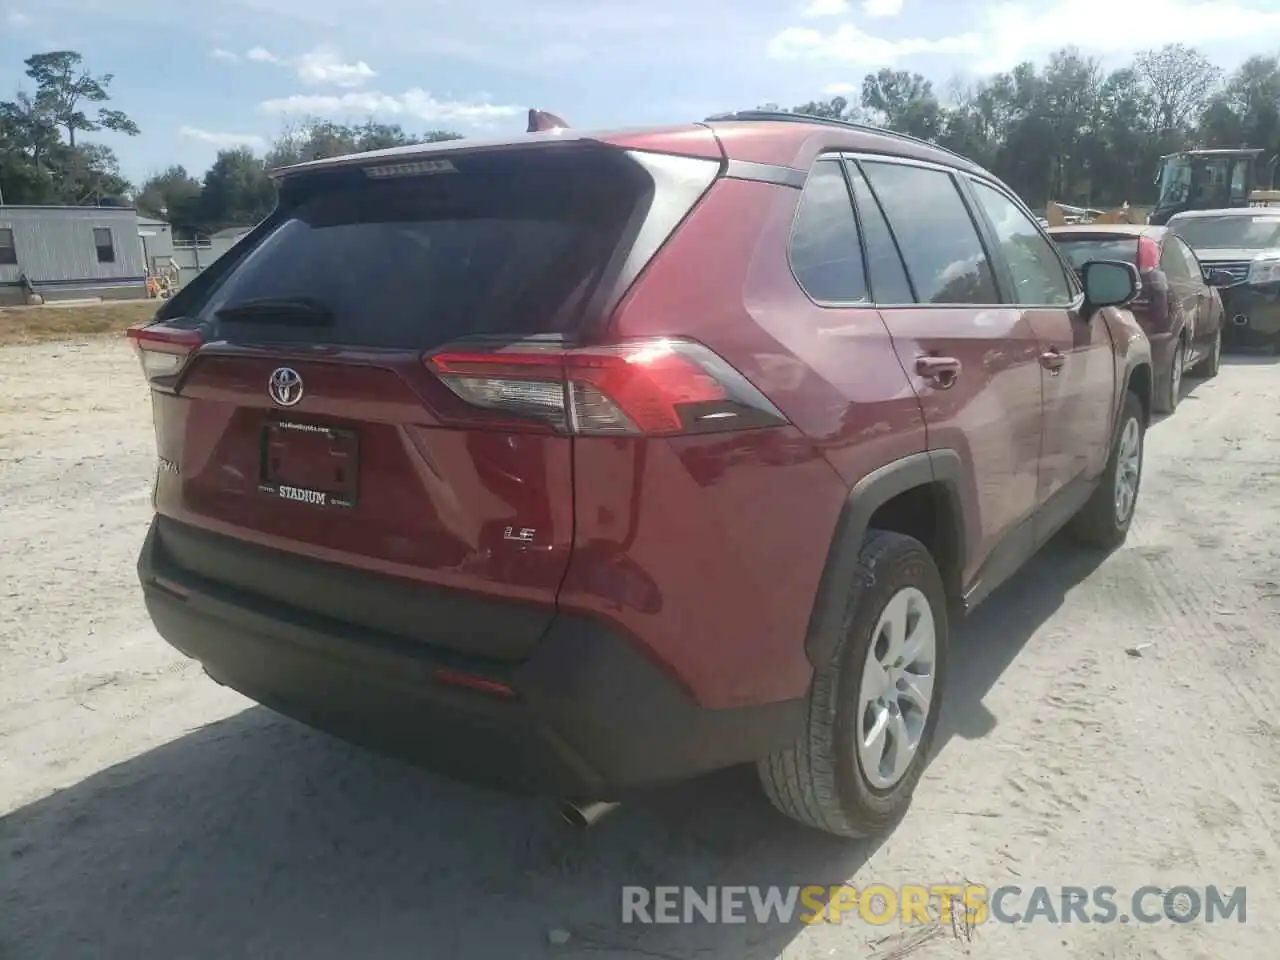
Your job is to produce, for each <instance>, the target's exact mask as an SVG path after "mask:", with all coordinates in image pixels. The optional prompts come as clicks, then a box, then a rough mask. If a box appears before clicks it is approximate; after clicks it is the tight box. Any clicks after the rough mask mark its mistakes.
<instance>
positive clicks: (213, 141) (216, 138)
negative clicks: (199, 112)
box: [178, 127, 267, 150]
mask: <svg viewBox="0 0 1280 960" xmlns="http://www.w3.org/2000/svg"><path fill="white" fill-rule="evenodd" d="M178 136H180V137H183V138H184V139H187V140H195V141H197V142H198V143H204V144H208V145H209V146H211V147H216V148H217V149H219V150H227V149H230V148H232V147H252V148H254V149H255V150H262V149H264V148H265V147H266V145H267V141H266V139H265V138H263V137H260V136H258V135H257V134H256V133H214V132H213V131H211V130H201V129H200V128H199V127H182V128H181V129H180V130H178Z"/></svg>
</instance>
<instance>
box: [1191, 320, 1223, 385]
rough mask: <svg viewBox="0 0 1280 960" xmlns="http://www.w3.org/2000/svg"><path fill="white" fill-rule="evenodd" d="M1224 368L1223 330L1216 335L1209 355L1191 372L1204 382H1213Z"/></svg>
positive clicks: (1220, 329) (1219, 329)
mask: <svg viewBox="0 0 1280 960" xmlns="http://www.w3.org/2000/svg"><path fill="white" fill-rule="evenodd" d="M1221 367H1222V328H1221V327H1219V328H1218V332H1217V333H1216V334H1214V337H1213V343H1212V344H1211V345H1210V347H1209V355H1208V356H1207V357H1205V358H1204V359H1203V360H1201V361H1200V362H1199V363H1197V364H1196V366H1195V369H1194V370H1192V371H1191V372H1192V373H1193V374H1194V375H1195V376H1197V377H1199V378H1200V379H1202V380H1212V379H1213V378H1214V377H1216V376H1217V375H1218V370H1219V369H1221Z"/></svg>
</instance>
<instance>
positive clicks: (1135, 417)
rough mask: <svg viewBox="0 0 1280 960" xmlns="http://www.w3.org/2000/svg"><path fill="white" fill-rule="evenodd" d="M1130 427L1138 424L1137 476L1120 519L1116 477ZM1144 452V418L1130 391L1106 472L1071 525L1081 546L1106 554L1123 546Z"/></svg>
mask: <svg viewBox="0 0 1280 960" xmlns="http://www.w3.org/2000/svg"><path fill="white" fill-rule="evenodd" d="M1130 423H1136V424H1137V437H1138V462H1137V476H1136V477H1135V480H1134V488H1133V501H1132V504H1131V505H1130V506H1129V509H1128V513H1127V514H1126V515H1125V516H1121V515H1120V513H1121V510H1120V508H1119V507H1118V506H1117V503H1116V499H1117V498H1116V473H1117V472H1118V470H1119V469H1120V447H1121V441H1122V440H1123V439H1124V437H1125V431H1126V429H1127V428H1128V426H1129V424H1130ZM1145 451H1146V418H1145V417H1144V416H1143V413H1142V401H1141V400H1139V399H1138V395H1137V394H1135V393H1134V392H1133V391H1128V392H1126V393H1125V396H1124V406H1123V407H1122V409H1121V411H1120V422H1119V424H1117V426H1116V435H1115V436H1114V437H1112V438H1111V456H1110V458H1109V459H1108V460H1107V468H1106V470H1104V471H1103V472H1102V476H1101V477H1100V478H1099V480H1098V486H1097V489H1095V490H1094V491H1093V496H1091V497H1090V498H1089V500H1088V502H1087V503H1085V505H1084V507H1083V508H1081V510H1080V512H1079V513H1078V514H1076V515H1075V517H1074V518H1073V519H1072V521H1071V532H1072V533H1073V534H1074V535H1075V537H1076V539H1077V540H1079V541H1080V542H1081V543H1084V544H1087V545H1089V546H1092V547H1102V548H1103V549H1106V550H1114V549H1115V548H1116V547H1118V546H1120V544H1122V543H1124V540H1125V537H1127V536H1128V535H1129V527H1130V526H1131V525H1132V524H1133V515H1134V513H1135V512H1136V511H1137V506H1138V493H1139V491H1140V490H1141V489H1142V458H1143V454H1144V452H1145Z"/></svg>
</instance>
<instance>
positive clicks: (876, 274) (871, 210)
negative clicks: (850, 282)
mask: <svg viewBox="0 0 1280 960" xmlns="http://www.w3.org/2000/svg"><path fill="white" fill-rule="evenodd" d="M847 169H848V171H849V182H850V183H852V184H853V198H854V201H855V202H856V205H857V208H858V223H859V224H860V225H861V227H862V242H863V245H864V246H865V247H866V250H867V272H868V273H869V274H870V275H871V296H872V297H873V298H874V299H875V301H876V302H877V303H886V304H894V303H915V299H916V297H915V294H914V293H913V292H912V290H911V281H910V280H908V279H907V269H906V267H904V266H903V265H902V257H901V256H900V255H899V254H898V248H897V246H896V245H895V244H894V242H893V233H892V231H890V230H889V224H888V222H887V221H886V220H885V218H884V211H883V210H881V209H880V204H879V202H878V201H877V200H876V198H875V196H874V195H873V194H872V193H871V188H870V187H868V186H867V179H866V177H864V176H863V175H862V171H861V170H859V169H858V165H857V164H855V163H850V164H849V165H848V167H847Z"/></svg>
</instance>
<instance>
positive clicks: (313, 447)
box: [258, 419, 360, 510]
mask: <svg viewBox="0 0 1280 960" xmlns="http://www.w3.org/2000/svg"><path fill="white" fill-rule="evenodd" d="M359 478H360V440H359V435H358V434H357V433H356V431H355V430H352V429H350V428H349V427H337V426H332V425H329V424H318V423H300V422H296V421H290V420H274V419H273V420H268V421H266V422H265V423H264V424H263V425H262V454H261V465H260V468H259V474H258V489H259V490H260V491H261V492H263V493H267V494H271V495H272V496H276V497H279V498H280V499H282V500H290V501H293V502H294V503H303V504H309V505H311V506H316V507H336V508H340V509H348V510H349V509H351V508H353V507H354V506H355V505H356V500H357V496H358V493H359Z"/></svg>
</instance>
